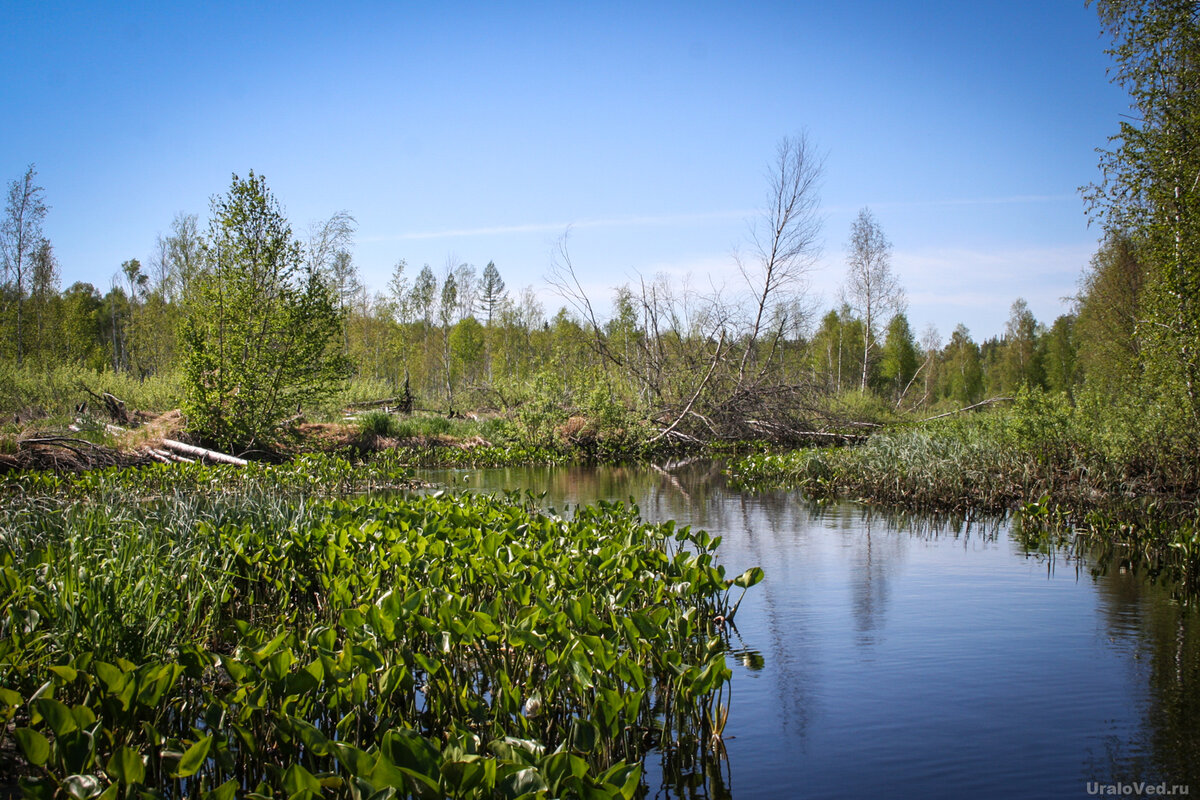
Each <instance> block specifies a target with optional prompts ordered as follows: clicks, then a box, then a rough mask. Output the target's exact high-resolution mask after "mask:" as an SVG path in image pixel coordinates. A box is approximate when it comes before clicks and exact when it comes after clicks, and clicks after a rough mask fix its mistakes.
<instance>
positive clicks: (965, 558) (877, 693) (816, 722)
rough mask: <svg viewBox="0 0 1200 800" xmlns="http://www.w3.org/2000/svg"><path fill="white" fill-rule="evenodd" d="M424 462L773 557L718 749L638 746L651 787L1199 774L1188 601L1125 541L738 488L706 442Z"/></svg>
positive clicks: (1024, 786) (825, 792) (1185, 777)
mask: <svg viewBox="0 0 1200 800" xmlns="http://www.w3.org/2000/svg"><path fill="white" fill-rule="evenodd" d="M427 477H429V478H430V479H433V480H439V481H442V482H446V483H451V482H452V483H453V484H454V485H457V486H465V487H468V488H475V489H489V490H494V489H531V490H533V491H534V492H538V493H540V492H545V493H546V496H545V499H544V502H545V503H546V504H547V505H548V506H551V507H555V508H557V509H559V510H560V511H562V510H565V508H566V506H568V505H576V504H579V503H588V502H593V501H596V500H600V499H604V500H625V501H631V502H634V503H636V504H637V505H638V506H639V508H640V510H641V513H642V515H643V517H645V518H646V519H648V520H653V521H662V520H667V519H675V520H677V521H678V522H679V523H680V524H686V525H691V526H693V527H701V528H705V529H707V530H709V531H710V532H711V533H713V534H714V535H718V536H721V537H722V539H723V542H722V545H721V547H720V549H719V554H720V559H721V561H722V563H723V564H724V565H725V567H726V569H727V572H728V573H729V574H738V573H739V572H741V571H742V570H744V569H746V568H748V567H751V566H762V567H763V568H764V570H765V571H766V579H765V580H764V581H763V582H762V583H761V584H759V585H758V586H756V587H754V588H753V589H752V590H751V591H750V593H749V594H748V595H747V598H746V602H745V604H744V606H743V608H742V610H741V611H740V612H739V614H738V619H737V623H738V628H737V630H735V631H731V637H730V653H729V663H730V665H731V668H733V669H734V671H735V677H734V681H733V686H732V698H733V699H732V706H731V709H732V710H731V715H730V721H729V726H728V728H727V729H726V742H725V743H726V746H727V749H728V761H725V762H716V763H708V762H705V763H697V764H694V765H691V766H690V767H689V766H687V765H683V766H682V768H680V769H676V768H673V767H670V763H669V759H665V758H664V759H663V760H662V763H661V764H659V763H656V761H655V760H654V759H651V760H649V761H648V763H647V779H648V781H650V786H651V794H652V795H654V796H660V797H727V796H730V795H731V794H732V795H736V796H737V797H738V798H739V800H740V799H742V798H747V797H779V796H795V795H797V794H804V795H805V796H811V797H849V796H868V795H873V794H874V795H882V796H897V795H905V796H908V795H912V796H920V795H930V796H945V795H947V794H950V795H955V796H967V795H970V796H972V797H1012V796H1022V797H1060V796H1068V797H1070V796H1079V797H1084V796H1087V792H1086V786H1087V784H1088V783H1089V782H1093V781H1099V782H1101V783H1106V784H1108V783H1118V782H1137V781H1141V780H1147V781H1167V782H1168V783H1171V784H1175V783H1178V784H1189V785H1192V786H1195V787H1196V789H1195V791H1197V792H1200V780H1198V778H1200V776H1198V775H1197V770H1198V767H1197V765H1198V764H1200V642H1197V638H1198V636H1200V633H1198V632H1197V622H1196V614H1195V612H1194V611H1191V610H1189V609H1188V608H1185V607H1183V606H1181V605H1180V604H1179V602H1177V600H1176V598H1174V597H1173V596H1172V590H1171V588H1170V585H1169V584H1167V583H1165V582H1160V583H1159V584H1155V583H1153V582H1152V581H1151V580H1150V579H1151V578H1152V577H1154V575H1155V573H1154V570H1153V569H1149V570H1148V569H1146V568H1145V567H1139V566H1137V565H1136V564H1134V563H1133V562H1131V561H1129V560H1128V557H1127V555H1122V554H1118V555H1117V556H1113V555H1112V554H1111V553H1110V554H1108V555H1105V554H1104V553H1083V552H1072V551H1067V550H1063V549H1059V548H1055V547H1048V548H1043V549H1041V550H1036V549H1034V550H1031V549H1029V548H1028V547H1027V546H1026V545H1025V544H1023V543H1022V542H1020V541H1018V540H1017V539H1016V538H1015V537H1013V536H1011V535H1010V532H1009V530H1008V527H1007V526H1006V524H1005V523H1004V522H1003V521H1002V520H998V519H995V518H988V517H978V518H942V519H931V518H929V517H922V516H915V515H907V514H892V513H885V512H882V511H880V510H879V509H872V508H868V507H864V506H859V505H853V504H816V503H811V502H808V501H806V500H804V499H803V498H801V497H800V496H798V495H796V494H795V493H789V492H767V493H759V494H752V493H741V492H735V491H732V490H730V489H729V488H728V486H727V485H726V483H725V480H724V478H723V476H722V473H721V468H720V465H719V464H718V463H716V462H712V461H693V462H685V463H677V464H668V465H660V466H659V467H657V468H644V467H616V468H585V467H569V468H556V469H547V468H520V469H505V470H487V471H469V472H465V471H445V472H440V473H439V472H431V473H429V474H428V475H427ZM1123 559H1124V561H1123ZM1122 566H1124V568H1123V569H1122ZM1110 567H1111V568H1110ZM798 776H801V777H802V783H801V784H799V785H798V784H797V780H798ZM798 786H799V788H798Z"/></svg>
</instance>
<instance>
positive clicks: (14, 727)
mask: <svg viewBox="0 0 1200 800" xmlns="http://www.w3.org/2000/svg"><path fill="white" fill-rule="evenodd" d="M374 469H375V470H376V472H375V477H378V475H379V473H380V471H381V468H380V467H379V466H376V467H374ZM367 471H368V472H370V469H368V470H367ZM384 472H385V476H386V477H389V478H394V477H396V473H395V472H387V471H384ZM277 473H278V474H277ZM354 474H355V470H354V469H352V468H350V467H348V466H345V465H343V464H342V463H339V462H337V461H336V460H329V459H316V460H313V461H311V462H304V463H302V464H301V465H299V466H296V467H294V468H293V469H288V470H279V469H272V468H267V467H259V468H255V469H251V470H241V471H239V470H236V469H234V468H227V467H200V466H197V465H176V466H162V467H156V468H150V469H147V470H141V471H126V472H120V473H118V472H113V471H98V472H94V473H91V474H88V475H83V476H76V477H69V478H67V477H63V476H51V477H34V476H22V477H20V478H17V479H10V480H9V481H6V482H5V484H4V486H5V488H6V489H7V491H4V492H2V493H0V497H2V498H3V502H2V504H0V686H2V687H3V689H0V717H3V719H5V720H7V721H9V722H10V723H11V724H10V726H9V727H7V728H5V729H2V730H3V732H0V738H7V737H9V736H11V737H12V739H13V740H12V742H11V743H8V744H6V743H5V742H3V741H0V753H2V752H4V751H5V750H6V749H7V750H9V751H10V752H11V749H12V748H11V746H9V745H15V748H16V752H17V753H19V754H20V757H21V760H20V761H19V762H15V763H9V764H6V765H2V766H3V767H4V769H3V770H0V771H8V772H17V773H19V774H21V776H22V777H21V783H20V786H21V790H22V792H23V793H24V794H25V795H26V796H29V797H49V796H53V795H55V794H64V795H71V796H74V797H78V798H92V797H101V796H103V797H105V798H113V797H118V796H132V794H136V792H137V791H141V790H151V791H152V792H154V793H155V794H154V796H168V797H184V796H187V797H197V798H205V799H206V800H208V799H210V798H211V800H225V798H231V797H234V796H253V797H272V796H287V797H352V798H367V797H371V796H374V795H375V794H376V793H377V792H385V793H388V792H389V790H392V791H391V792H390V794H391V795H394V796H412V797H472V798H474V797H517V796H522V795H524V794H527V793H534V794H535V795H538V796H542V795H544V796H560V797H614V798H616V797H621V798H630V797H632V796H633V795H634V794H635V793H636V791H637V790H638V786H639V781H640V767H639V762H640V759H641V758H642V757H643V755H644V754H645V753H646V752H647V751H648V750H649V749H650V748H653V747H661V748H663V749H664V750H665V751H667V752H671V753H678V754H685V753H686V754H688V757H689V758H693V759H695V758H701V759H703V758H708V757H714V756H711V755H705V754H709V753H711V752H712V748H713V743H714V742H717V741H719V738H720V732H721V727H722V726H723V724H724V720H725V718H726V714H727V713H728V708H729V696H728V688H727V682H728V680H729V678H730V671H729V668H728V667H727V666H726V664H725V650H726V648H725V642H724V639H723V637H722V635H721V633H722V629H723V628H722V620H723V619H725V618H728V617H730V616H731V615H732V609H736V606H735V605H731V596H730V591H731V590H734V589H740V590H744V589H746V588H749V587H750V586H751V585H753V584H754V583H756V582H757V581H758V580H760V579H761V577H762V576H761V571H755V570H750V571H748V572H747V573H746V574H744V575H742V576H739V577H736V578H726V576H725V574H724V570H723V568H722V567H720V566H719V565H718V564H716V563H715V558H714V554H715V549H716V547H717V546H718V545H719V539H714V538H712V537H710V536H708V534H706V533H704V532H702V531H691V530H690V529H687V528H677V527H676V526H674V525H673V524H670V523H668V524H665V525H646V524H643V523H642V522H641V521H640V520H639V518H638V514H637V510H636V508H632V507H629V506H625V505H622V504H606V503H601V504H598V505H595V506H587V507H581V508H577V509H574V511H573V513H572V514H570V516H569V517H567V516H565V515H564V516H558V515H554V514H550V513H547V512H543V511H541V510H539V509H538V508H537V505H536V503H535V500H534V498H533V497H531V496H530V495H528V494H520V493H512V494H508V495H504V496H487V495H471V494H458V495H455V494H443V493H436V494H426V495H419V496H402V495H398V494H395V493H390V494H387V495H371V494H361V495H354V496H347V497H341V498H334V497H325V498H322V497H318V496H315V495H314V494H312V493H309V492H307V491H306V490H307V488H309V487H310V486H311V485H314V483H316V481H315V476H324V477H325V478H329V479H332V480H333V481H334V482H336V481H337V480H338V478H339V476H341V478H343V479H347V478H348V476H350V475H354ZM401 474H404V473H401ZM284 475H289V476H290V477H283V476H284ZM375 477H372V478H371V480H375ZM14 485H15V486H18V487H19V490H18V491H13V486H14ZM289 487H290V488H289ZM738 599H740V598H738ZM0 758H2V756H0Z"/></svg>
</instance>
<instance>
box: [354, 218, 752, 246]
mask: <svg viewBox="0 0 1200 800" xmlns="http://www.w3.org/2000/svg"><path fill="white" fill-rule="evenodd" d="M753 213H754V212H753V211H744V210H730V211H707V212H700V213H695V214H660V215H653V216H640V217H611V218H602V219H583V220H573V221H569V222H531V223H525V224H521V225H492V226H487V227H480V228H451V229H446V230H438V231H409V232H406V233H396V234H391V235H380V236H371V237H365V241H373V242H384V241H388V242H396V241H411V240H415V239H455V238H460V237H464V236H505V235H510V234H522V233H546V232H549V231H565V230H567V229H568V228H634V227H651V226H671V225H696V224H699V223H703V222H711V221H714V220H728V219H741V218H744V217H747V216H750V215H752V214H753Z"/></svg>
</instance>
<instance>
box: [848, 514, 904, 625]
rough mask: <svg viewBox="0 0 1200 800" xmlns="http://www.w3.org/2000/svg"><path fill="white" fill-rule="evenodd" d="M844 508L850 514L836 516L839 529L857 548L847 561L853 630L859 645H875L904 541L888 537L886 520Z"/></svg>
mask: <svg viewBox="0 0 1200 800" xmlns="http://www.w3.org/2000/svg"><path fill="white" fill-rule="evenodd" d="M844 508H845V510H846V512H849V513H840V514H838V515H837V521H838V523H839V525H838V527H839V528H841V530H842V532H843V533H845V534H846V535H847V538H849V539H850V541H851V546H854V545H855V544H856V545H857V546H856V547H855V549H854V555H853V556H852V557H851V559H850V570H851V571H850V585H851V592H852V594H853V605H852V608H853V612H852V613H853V616H854V629H855V631H856V632H857V633H858V644H859V645H861V646H870V645H875V644H878V643H879V636H880V630H881V629H882V627H883V620H884V616H885V614H886V612H887V605H888V594H889V580H888V579H889V578H890V577H891V573H892V572H893V570H895V569H896V568H897V567H898V566H899V565H900V564H901V563H902V562H903V560H904V555H905V551H904V547H903V540H902V539H901V538H900V537H897V536H889V535H888V533H889V530H888V526H887V523H886V521H885V520H881V519H880V518H878V517H877V516H876V515H874V514H873V513H871V510H870V509H853V508H852V507H849V506H847V507H844ZM855 512H857V513H855Z"/></svg>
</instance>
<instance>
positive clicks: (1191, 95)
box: [1090, 0, 1200, 442]
mask: <svg viewBox="0 0 1200 800" xmlns="http://www.w3.org/2000/svg"><path fill="white" fill-rule="evenodd" d="M1096 5H1097V10H1098V12H1099V15H1100V20H1101V22H1102V23H1103V25H1104V27H1105V29H1106V31H1107V32H1108V33H1109V34H1110V35H1111V36H1112V39H1113V47H1112V49H1111V50H1110V51H1109V52H1110V54H1111V55H1112V56H1113V58H1114V60H1115V62H1116V70H1115V80H1116V82H1117V83H1119V84H1120V85H1121V86H1122V87H1123V88H1124V89H1125V90H1126V91H1127V92H1128V93H1129V97H1130V100H1131V104H1132V106H1133V109H1134V113H1133V114H1132V115H1130V116H1129V117H1127V119H1126V121H1122V122H1121V124H1120V130H1119V132H1118V133H1117V135H1116V136H1114V137H1113V141H1114V148H1113V149H1112V150H1110V151H1107V152H1105V153H1103V154H1102V157H1101V168H1102V170H1103V173H1104V183H1103V184H1102V185H1100V186H1095V187H1092V189H1091V193H1090V199H1091V200H1092V203H1093V211H1094V212H1095V213H1096V214H1097V216H1099V217H1100V218H1101V219H1102V220H1103V222H1104V224H1105V228H1106V230H1107V231H1108V233H1109V234H1110V235H1113V236H1117V235H1121V234H1126V233H1132V234H1133V235H1134V236H1135V237H1136V239H1137V252H1138V257H1139V259H1141V260H1143V261H1144V262H1145V265H1146V268H1147V272H1146V286H1145V297H1144V299H1143V300H1142V302H1141V305H1142V308H1143V309H1144V311H1145V319H1146V321H1147V322H1148V323H1149V324H1148V325H1146V326H1145V327H1144V330H1143V331H1141V333H1143V334H1144V341H1143V344H1144V352H1143V353H1142V356H1143V360H1144V364H1145V368H1146V373H1147V377H1148V378H1149V379H1150V380H1151V381H1152V382H1153V384H1154V385H1155V386H1156V387H1157V388H1158V389H1159V390H1161V391H1167V392H1171V393H1173V394H1174V395H1175V402H1178V403H1180V404H1182V405H1183V406H1184V407H1186V408H1187V410H1188V413H1189V416H1190V418H1191V424H1190V426H1189V428H1188V429H1187V431H1188V433H1187V435H1189V436H1192V433H1190V432H1194V431H1196V430H1198V429H1200V184H1198V183H1197V181H1196V179H1195V178H1196V174H1197V173H1198V172H1200V154H1198V152H1197V150H1196V148H1195V147H1194V145H1193V140H1194V138H1195V130H1196V126H1197V122H1198V121H1200V19H1198V18H1197V15H1196V9H1195V7H1194V4H1192V3H1189V2H1182V1H1181V0H1155V1H1154V2H1148V3H1131V2H1123V1H1121V0H1100V1H1099V2H1097V4H1096ZM1181 433H1183V432H1181ZM1194 441H1195V438H1194V436H1193V442H1194Z"/></svg>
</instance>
